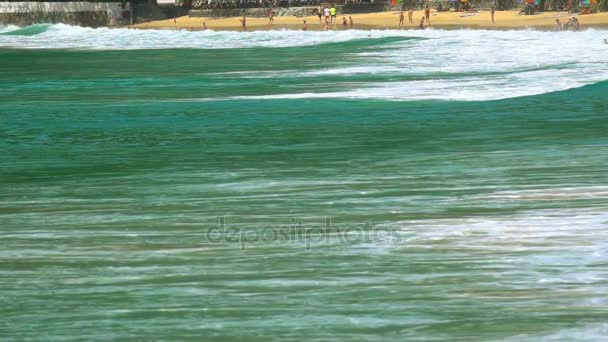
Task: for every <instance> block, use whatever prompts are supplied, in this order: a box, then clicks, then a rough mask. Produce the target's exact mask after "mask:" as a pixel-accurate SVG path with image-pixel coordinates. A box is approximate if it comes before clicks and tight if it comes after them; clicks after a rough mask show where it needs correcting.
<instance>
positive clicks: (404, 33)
mask: <svg viewBox="0 0 608 342" xmlns="http://www.w3.org/2000/svg"><path fill="white" fill-rule="evenodd" d="M605 36H608V31H605V30H596V29H588V30H585V31H583V32H544V31H534V30H524V31H521V30H518V31H487V30H453V31H449V30H448V31H446V30H424V31H416V30H372V31H360V30H347V31H330V32H304V31H290V30H277V31H257V32H244V33H243V32H227V31H212V30H207V31H196V32H191V31H186V30H132V29H111V28H98V29H93V28H84V27H75V26H69V25H63V24H56V25H48V24H47V25H43V24H41V25H34V26H30V27H26V28H18V27H15V26H7V27H3V28H2V29H0V47H5V48H16V49H76V50H93V51H114V50H119V51H130V50H171V49H200V50H210V51H213V50H219V49H256V48H258V49H259V48H269V49H271V50H270V51H272V49H289V48H298V47H309V48H314V47H317V48H318V53H319V56H318V57H317V58H318V65H317V66H311V67H309V68H306V69H304V70H302V69H301V68H297V66H294V68H281V69H280V70H267V68H264V69H263V70H259V69H257V70H256V69H246V70H242V71H238V72H235V73H234V74H233V76H235V77H239V78H241V79H264V78H272V79H282V78H285V79H287V78H291V79H296V80H298V81H304V82H306V80H308V82H320V83H323V80H324V79H325V78H327V77H328V76H334V77H340V79H339V80H337V81H334V82H335V86H336V87H335V88H343V90H335V89H333V90H331V91H327V90H326V89H324V88H323V89H322V91H314V90H313V91H307V92H283V91H282V92H280V93H276V92H273V91H269V92H268V93H267V94H262V95H255V96H248V95H238V94H237V95H235V96H234V97H230V98H237V99H238V98H242V99H290V98H292V99H306V98H354V99H357V98H367V99H383V100H396V101H408V100H425V99H427V100H429V99H433V100H459V101H487V100H495V99H503V98H513V97H521V96H530V95H537V94H544V93H548V92H555V91H560V90H565V89H570V88H577V87H581V86H584V85H589V84H593V83H597V82H599V81H603V80H606V79H608V63H603V62H602V61H606V60H608V48H607V46H606V45H605V44H602V39H603V37H605ZM348 44H354V45H352V47H353V48H354V47H356V46H357V45H356V44H370V45H374V46H375V47H381V48H380V49H373V50H371V51H365V49H364V50H363V51H361V50H360V49H357V50H356V51H352V54H351V56H350V57H351V59H352V60H353V61H352V62H351V63H348V64H347V65H344V63H342V62H341V61H336V60H332V55H331V50H329V52H328V53H326V52H324V51H325V50H327V49H331V46H333V45H339V46H343V47H344V49H348V48H349V45H348ZM244 62H246V60H245V61H244ZM311 62H312V61H311ZM201 63H204V61H201ZM193 72H194V71H193ZM365 77H368V78H365ZM358 78H365V79H364V80H363V81H357V79H358ZM321 88H322V87H321ZM217 99H221V98H219V97H212V98H209V97H203V98H192V99H190V100H192V101H207V100H217ZM182 100H183V99H182Z"/></svg>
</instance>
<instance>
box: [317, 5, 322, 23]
mask: <svg viewBox="0 0 608 342" xmlns="http://www.w3.org/2000/svg"><path fill="white" fill-rule="evenodd" d="M317 17H319V25H321V17H323V9H322V8H321V6H319V8H318V9H317Z"/></svg>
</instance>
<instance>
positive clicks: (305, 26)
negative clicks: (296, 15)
mask: <svg viewBox="0 0 608 342" xmlns="http://www.w3.org/2000/svg"><path fill="white" fill-rule="evenodd" d="M306 30H308V24H307V23H306V19H304V26H302V31H306Z"/></svg>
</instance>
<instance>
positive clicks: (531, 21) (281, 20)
mask: <svg viewBox="0 0 608 342" xmlns="http://www.w3.org/2000/svg"><path fill="white" fill-rule="evenodd" d="M423 15H424V13H423V11H415V12H414V15H413V23H408V19H407V13H405V26H404V29H415V28H418V24H419V21H420V18H421V17H422V16H423ZM343 16H346V17H347V19H348V16H349V15H348V14H346V15H338V22H337V23H336V25H335V26H334V27H332V28H331V29H335V30H340V29H344V28H343V25H342V17H343ZM350 16H352V18H353V21H354V27H353V28H355V29H364V30H365V29H397V28H398V27H399V26H398V23H399V11H389V12H381V13H366V14H351V15H350ZM572 16H573V15H572V14H568V13H567V12H545V13H539V14H535V15H529V16H526V15H520V14H519V11H498V12H496V14H495V23H492V21H491V18H490V12H489V11H480V12H477V13H462V12H435V11H434V10H433V12H431V26H432V27H435V28H442V29H461V28H471V29H527V28H537V29H544V30H546V29H555V28H556V22H555V20H556V19H560V21H561V22H566V21H568V18H570V17H572ZM574 16H577V17H578V19H579V21H580V28H581V29H585V28H589V27H606V28H608V13H597V14H588V15H576V14H575V15H574ZM239 19H240V18H238V17H231V18H200V17H188V16H183V17H179V18H176V20H175V22H174V20H173V19H168V20H159V21H152V22H147V23H141V24H136V25H132V26H130V27H131V28H138V29H192V30H200V29H202V27H203V22H204V23H206V26H207V28H208V29H212V30H241V29H242V27H241V23H240V21H239ZM304 20H306V21H307V23H308V30H323V29H325V24H324V23H323V24H320V23H319V18H318V17H316V16H314V17H313V16H310V17H275V19H274V24H273V25H269V24H268V19H267V18H249V17H248V18H247V29H248V30H276V29H296V30H301V29H302V28H303V21H304Z"/></svg>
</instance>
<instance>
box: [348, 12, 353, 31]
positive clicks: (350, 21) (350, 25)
mask: <svg viewBox="0 0 608 342" xmlns="http://www.w3.org/2000/svg"><path fill="white" fill-rule="evenodd" d="M353 25H354V23H353V17H351V16H350V15H349V16H348V27H349V28H351V29H352V28H353Z"/></svg>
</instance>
